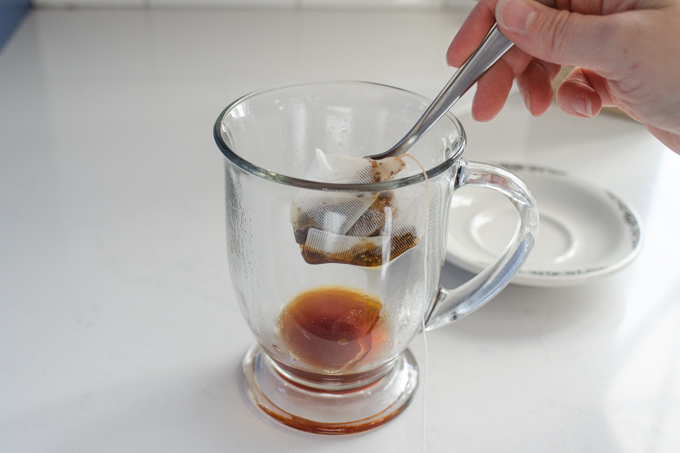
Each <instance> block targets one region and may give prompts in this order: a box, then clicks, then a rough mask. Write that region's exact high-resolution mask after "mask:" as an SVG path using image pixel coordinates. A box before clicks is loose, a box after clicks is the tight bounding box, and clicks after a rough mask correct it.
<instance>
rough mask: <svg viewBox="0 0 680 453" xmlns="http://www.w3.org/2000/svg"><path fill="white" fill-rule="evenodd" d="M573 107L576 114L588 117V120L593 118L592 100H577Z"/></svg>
mask: <svg viewBox="0 0 680 453" xmlns="http://www.w3.org/2000/svg"><path fill="white" fill-rule="evenodd" d="M571 105H572V107H574V110H575V111H576V113H578V114H580V115H583V116H587V117H588V118H592V117H593V103H592V102H591V100H590V99H588V98H576V99H574V102H573V104H571Z"/></svg>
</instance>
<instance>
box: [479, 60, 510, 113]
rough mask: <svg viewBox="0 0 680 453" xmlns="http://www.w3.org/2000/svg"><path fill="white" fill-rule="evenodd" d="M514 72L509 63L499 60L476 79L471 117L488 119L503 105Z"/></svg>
mask: <svg viewBox="0 0 680 453" xmlns="http://www.w3.org/2000/svg"><path fill="white" fill-rule="evenodd" d="M513 79H514V72H513V70H512V68H511V67H510V65H509V64H508V63H507V62H505V61H503V60H499V61H498V62H497V63H496V64H495V65H493V66H492V67H491V68H489V70H488V71H486V73H484V75H483V76H482V77H481V78H480V79H479V80H478V81H477V92H476V93H475V98H474V100H473V101H472V117H473V118H474V119H475V120H477V121H483V122H485V121H490V120H492V119H493V118H494V117H495V116H496V115H498V112H500V111H501V109H502V108H503V106H504V105H505V100H506V99H507V98H508V94H509V93H510V89H511V88H512V81H513Z"/></svg>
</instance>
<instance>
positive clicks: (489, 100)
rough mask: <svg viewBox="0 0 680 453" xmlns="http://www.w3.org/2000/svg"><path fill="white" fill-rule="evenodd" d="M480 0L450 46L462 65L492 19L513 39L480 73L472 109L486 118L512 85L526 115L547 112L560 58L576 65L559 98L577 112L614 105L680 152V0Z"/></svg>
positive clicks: (453, 60) (451, 58)
mask: <svg viewBox="0 0 680 453" xmlns="http://www.w3.org/2000/svg"><path fill="white" fill-rule="evenodd" d="M546 1H552V0H546ZM552 6H553V7H548V6H544V5H542V4H540V3H537V2H535V1H533V0H480V2H479V3H478V4H477V5H476V6H475V8H474V9H473V10H472V12H471V13H470V15H469V16H468V18H467V19H466V21H465V23H464V24H463V26H462V27H461V29H460V31H459V32H458V34H457V35H456V36H455V37H454V39H453V42H452V43H451V45H450V47H449V50H448V52H447V61H448V63H449V64H450V65H452V66H456V67H459V66H460V65H461V64H462V63H463V62H464V61H465V59H466V58H467V57H468V56H469V55H470V54H471V53H472V52H473V51H474V50H475V49H476V48H477V46H478V45H479V43H480V42H481V41H482V39H483V38H484V36H485V35H486V32H487V31H488V30H489V29H490V28H491V26H492V25H493V23H494V21H497V22H498V26H499V28H500V30H501V32H502V33H503V34H504V35H505V36H506V37H507V38H508V39H510V40H511V41H512V42H513V43H515V46H514V47H513V48H511V49H510V50H509V51H508V52H507V53H506V54H505V55H504V56H503V57H502V58H501V60H499V62H498V63H497V64H495V65H494V66H493V67H492V68H491V69H489V71H487V72H486V74H484V76H482V78H481V79H480V80H479V81H478V82H477V93H476V95H475V99H474V101H473V106H472V115H473V117H474V118H475V119H477V120H479V121H489V120H491V119H492V118H493V117H495V116H496V115H497V114H498V112H500V110H501V109H502V108H503V105H504V103H505V100H506V98H507V96H508V93H509V92H510V88H511V87H512V81H513V80H514V79H516V80H517V86H518V88H519V90H520V93H521V94H522V97H523V99H524V103H525V104H526V106H527V109H528V110H529V111H530V112H531V114H532V115H535V116H538V115H542V114H543V113H545V112H546V110H547V109H548V107H549V106H550V104H551V103H552V99H553V89H552V80H553V79H554V78H555V76H556V75H557V73H558V72H559V70H560V66H561V65H564V66H573V67H575V69H574V70H573V71H572V72H571V74H569V76H567V78H566V79H565V80H564V81H563V82H562V84H561V85H560V87H559V89H558V90H557V104H558V105H559V107H560V108H561V109H562V110H564V111H565V112H566V113H568V114H570V115H573V116H577V117H588V118H589V117H593V116H595V115H597V114H598V113H599V112H600V110H601V108H602V107H612V106H615V107H618V108H620V109H621V110H623V111H624V112H626V113H627V114H628V115H629V116H631V117H632V118H634V119H636V120H637V121H640V122H642V123H643V124H644V125H645V126H646V127H647V129H648V130H649V131H650V132H651V133H652V134H653V135H654V136H655V137H657V138H658V139H659V140H660V141H661V142H663V143H664V144H665V145H666V146H668V147H669V148H671V149H672V150H674V151H676V152H677V153H680V25H678V24H680V1H679V0H571V2H570V1H569V0H557V5H556V8H555V5H554V4H553V5H552Z"/></svg>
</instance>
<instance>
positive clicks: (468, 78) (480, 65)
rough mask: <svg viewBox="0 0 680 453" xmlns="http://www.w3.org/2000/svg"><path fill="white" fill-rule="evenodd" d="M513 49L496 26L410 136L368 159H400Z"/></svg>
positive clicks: (411, 131) (439, 95)
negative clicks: (398, 157)
mask: <svg viewBox="0 0 680 453" xmlns="http://www.w3.org/2000/svg"><path fill="white" fill-rule="evenodd" d="M511 47H512V42H511V41H510V40H509V39H508V38H506V37H505V36H503V35H502V34H501V32H500V31H499V30H498V27H497V25H496V24H494V25H493V27H491V30H490V31H489V33H487V35H486V37H485V38H484V41H482V43H481V44H480V45H479V47H478V48H477V50H475V51H474V53H473V54H472V55H470V57H469V58H468V59H467V60H466V61H465V63H463V64H462V65H461V67H460V68H458V70H457V71H456V73H455V74H454V75H453V77H451V80H449V83H447V84H446V86H445V87H444V89H443V90H442V91H441V93H439V94H438V95H437V98H436V99H435V100H434V101H433V102H432V104H430V106H429V107H428V108H427V110H426V111H425V113H423V116H421V117H420V119H419V120H418V122H417V123H416V125H415V126H413V128H412V129H411V130H410V131H409V132H408V134H406V136H405V137H404V138H402V139H401V140H399V143H397V144H396V145H394V146H393V147H392V148H391V149H389V150H388V151H385V152H384V153H380V154H374V155H372V156H367V157H370V158H371V159H382V158H384V157H390V156H399V155H401V154H404V153H405V152H406V151H408V150H409V148H411V146H413V145H414V144H415V142H417V141H418V140H419V139H420V137H422V136H423V135H424V134H425V133H426V132H427V131H428V130H429V129H430V128H431V127H432V126H433V125H434V124H435V123H436V122H437V121H439V119H440V118H441V117H442V116H444V114H445V113H446V112H448V111H449V109H450V108H451V107H453V105H454V104H455V103H456V102H457V101H458V99H460V98H461V96H463V95H464V94H465V93H466V92H467V90H469V89H470V87H471V86H472V85H474V84H475V82H477V79H479V78H480V77H481V76H482V74H484V72H486V70H487V69H489V68H490V67H491V66H492V65H493V64H494V63H495V62H496V61H498V59H499V58H500V57H502V56H503V54H505V52H507V51H508V49H510V48H511Z"/></svg>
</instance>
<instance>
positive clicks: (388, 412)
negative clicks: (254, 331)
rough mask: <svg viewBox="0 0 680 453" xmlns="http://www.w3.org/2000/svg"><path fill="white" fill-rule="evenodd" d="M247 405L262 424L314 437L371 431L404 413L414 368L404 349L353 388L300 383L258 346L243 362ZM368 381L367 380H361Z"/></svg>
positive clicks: (415, 375) (414, 381)
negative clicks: (307, 433)
mask: <svg viewBox="0 0 680 453" xmlns="http://www.w3.org/2000/svg"><path fill="white" fill-rule="evenodd" d="M242 365H243V377H244V386H245V393H246V396H247V398H246V399H247V401H248V403H249V404H250V405H251V407H252V408H253V409H254V410H255V412H256V413H257V414H258V415H260V416H261V417H263V418H264V419H265V420H268V421H274V422H277V423H282V424H284V425H287V426H290V427H292V428H295V429H298V430H302V431H307V432H311V433H317V434H352V433H359V432H362V431H368V430H370V429H374V428H377V427H379V426H381V425H383V424H385V423H387V422H388V421H390V420H392V419H393V418H394V417H396V416H397V415H399V414H400V413H401V412H403V411H404V409H406V407H407V406H408V405H409V403H410V402H411V399H412V397H413V394H414V393H415V390H416V387H417V386H418V365H417V364H416V360H415V358H414V357H413V354H412V353H411V351H409V350H408V349H406V350H405V351H404V352H403V353H401V354H400V355H399V356H398V357H397V358H396V359H395V360H394V362H392V363H391V364H390V365H389V366H388V367H387V368H386V369H385V372H383V373H379V374H378V375H377V377H374V378H373V379H372V380H371V379H367V380H362V381H361V384H360V385H358V386H349V387H342V388H337V387H336V388H331V387H324V386H321V385H316V384H314V383H311V382H310V384H311V385H305V384H304V383H303V382H302V380H300V379H296V378H294V377H293V376H290V375H289V374H288V373H287V372H286V371H285V370H283V369H281V367H280V366H278V365H277V364H276V363H275V362H274V360H272V359H271V358H270V357H269V356H268V355H267V354H266V353H265V352H264V350H263V349H262V348H260V347H259V345H257V344H255V345H254V346H253V347H251V348H250V350H249V351H248V353H247V354H246V356H245V358H244V359H243V363H242ZM366 381H368V382H366Z"/></svg>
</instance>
